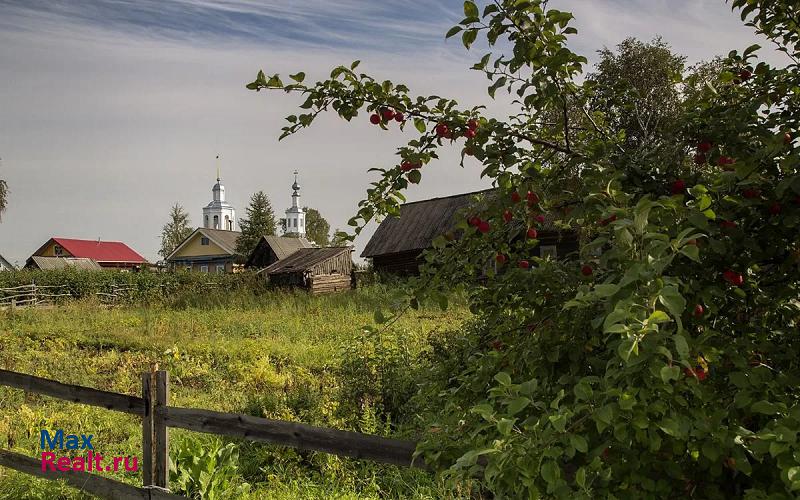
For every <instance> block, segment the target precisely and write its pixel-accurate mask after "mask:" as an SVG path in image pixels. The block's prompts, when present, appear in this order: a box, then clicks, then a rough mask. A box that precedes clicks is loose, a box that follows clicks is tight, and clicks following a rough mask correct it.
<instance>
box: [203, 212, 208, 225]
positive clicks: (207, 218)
mask: <svg viewBox="0 0 800 500" xmlns="http://www.w3.org/2000/svg"><path fill="white" fill-rule="evenodd" d="M203 227H208V215H206V223H205V224H204V225H203Z"/></svg>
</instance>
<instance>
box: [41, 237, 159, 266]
mask: <svg viewBox="0 0 800 500" xmlns="http://www.w3.org/2000/svg"><path fill="white" fill-rule="evenodd" d="M33 257H66V258H78V259H91V260H93V261H95V262H96V263H97V264H98V265H99V266H100V267H101V268H103V269H141V268H142V267H145V266H148V265H149V263H148V262H147V260H146V259H145V258H144V257H142V256H141V255H139V254H138V253H136V252H135V251H134V250H132V249H131V247H129V246H128V245H126V244H125V243H122V242H120V241H100V240H78V239H73V238H50V239H49V240H47V242H45V244H44V245H42V246H41V247H39V249H38V250H36V251H35V252H34V253H33V255H32V256H31V258H29V259H28V261H27V263H26V265H25V267H29V266H28V264H29V263H32V258H33Z"/></svg>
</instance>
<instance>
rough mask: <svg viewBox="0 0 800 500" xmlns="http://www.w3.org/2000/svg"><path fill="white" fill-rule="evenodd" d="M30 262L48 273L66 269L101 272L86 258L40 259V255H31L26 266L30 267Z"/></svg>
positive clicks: (100, 268) (94, 262)
mask: <svg viewBox="0 0 800 500" xmlns="http://www.w3.org/2000/svg"><path fill="white" fill-rule="evenodd" d="M31 262H33V263H35V264H36V267H38V268H39V269H42V270H45V271H49V270H53V269H66V268H75V269H81V270H83V271H102V270H103V268H102V267H100V264H98V263H97V262H96V261H94V260H92V259H88V258H86V257H42V256H40V255H33V256H31V258H30V259H28V262H27V264H26V267H30V264H31Z"/></svg>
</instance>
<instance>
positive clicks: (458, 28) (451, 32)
mask: <svg viewBox="0 0 800 500" xmlns="http://www.w3.org/2000/svg"><path fill="white" fill-rule="evenodd" d="M463 29H464V28H462V27H461V26H453V27H452V28H450V29H449V30H448V31H447V34H446V35H445V36H444V37H445V38H450V37H451V36H453V35H455V34H457V33H460V32H461V30H463Z"/></svg>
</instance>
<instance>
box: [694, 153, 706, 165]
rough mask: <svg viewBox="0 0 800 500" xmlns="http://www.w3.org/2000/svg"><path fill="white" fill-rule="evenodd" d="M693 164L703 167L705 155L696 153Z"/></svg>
mask: <svg viewBox="0 0 800 500" xmlns="http://www.w3.org/2000/svg"><path fill="white" fill-rule="evenodd" d="M694 163H695V164H696V165H705V163H706V155H704V154H703V153H697V154H696V155H694Z"/></svg>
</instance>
